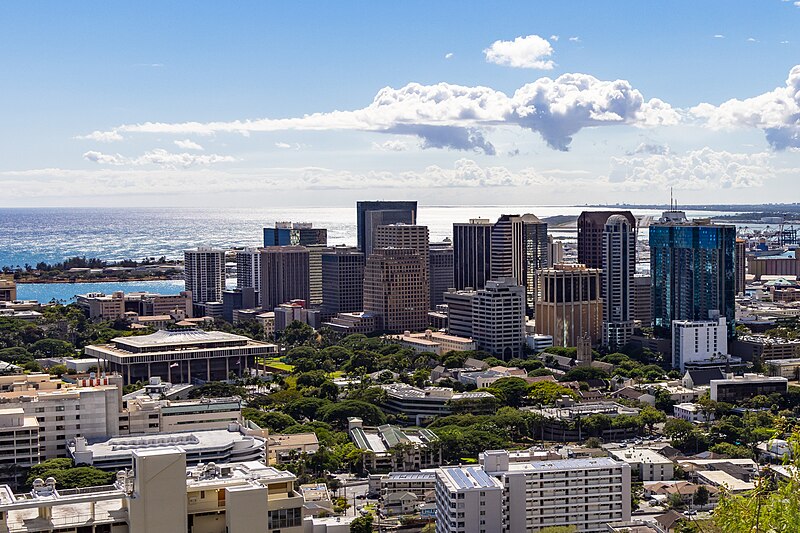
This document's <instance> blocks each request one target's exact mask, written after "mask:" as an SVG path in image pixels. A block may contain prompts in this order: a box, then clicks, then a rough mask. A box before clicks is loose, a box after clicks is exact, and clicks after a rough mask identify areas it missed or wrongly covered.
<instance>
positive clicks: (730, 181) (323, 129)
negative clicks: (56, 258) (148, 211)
mask: <svg viewBox="0 0 800 533" xmlns="http://www.w3.org/2000/svg"><path fill="white" fill-rule="evenodd" d="M0 50H2V52H0V206H2V207H28V206H31V207H33V206H109V207H124V206H185V205H190V206H203V207H206V206H207V207H215V206H218V207H229V206H235V207H249V206H253V207H255V206H259V207H269V206H292V205H296V206H321V207H324V206H333V205H336V206H338V205H351V204H352V202H354V201H356V200H358V199H416V200H418V201H419V202H420V203H421V204H423V205H475V204H486V205H568V204H570V205H572V204H575V205H583V204H587V203H588V204H598V203H617V202H627V203H667V202H668V201H669V195H670V189H672V190H673V194H674V196H675V198H676V199H677V200H678V201H679V203H682V204H703V203H753V202H798V201H800V186H798V179H799V178H800V1H794V0H791V1H785V0H749V1H744V0H738V1H737V0H725V1H720V0H716V1H715V0H705V1H703V2H697V1H696V0H674V1H670V2H650V1H647V2H643V1H641V0H637V1H626V0H620V1H613V2H612V1H601V0H595V1H588V0H586V1H570V0H552V1H546V2H545V1H532V0H528V1H525V2H484V3H477V2H459V1H453V2H448V1H437V2H430V1H428V2H421V1H420V2H415V1H404V2H321V1H320V2H235V3H223V2H202V1H196V2H192V3H187V2H170V1H158V2H147V1H138V2H127V3H123V2H99V1H98V2H90V1H86V2H80V3H77V2H44V1H42V2H29V1H11V0H8V1H4V2H2V3H0Z"/></svg>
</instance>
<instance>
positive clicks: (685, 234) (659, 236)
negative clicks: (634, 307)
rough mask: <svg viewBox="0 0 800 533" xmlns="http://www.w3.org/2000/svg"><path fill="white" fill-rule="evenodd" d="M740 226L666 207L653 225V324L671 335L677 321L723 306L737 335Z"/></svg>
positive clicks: (705, 316)
mask: <svg viewBox="0 0 800 533" xmlns="http://www.w3.org/2000/svg"><path fill="white" fill-rule="evenodd" d="M735 245H736V227H735V226H731V225H721V224H712V223H711V222H710V221H709V220H707V219H699V220H695V221H693V222H689V221H688V220H687V219H686V216H685V215H684V214H683V213H682V212H680V211H667V212H666V213H664V215H663V216H662V218H661V219H660V220H659V222H658V223H656V224H653V225H651V226H650V275H651V277H652V295H653V299H652V302H653V303H652V305H653V325H654V326H655V327H656V328H657V330H658V331H659V332H660V333H662V334H666V333H667V332H668V331H670V328H671V326H672V321H673V320H708V318H709V312H710V311H719V313H720V316H723V317H725V319H726V320H727V324H728V336H731V337H732V336H733V335H734V332H735V330H734V319H735V318H736V313H735V303H734V298H735V296H736V275H735V270H736V268H735V260H734V257H735V254H734V247H735Z"/></svg>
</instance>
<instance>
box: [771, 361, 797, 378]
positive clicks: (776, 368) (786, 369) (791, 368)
mask: <svg viewBox="0 0 800 533" xmlns="http://www.w3.org/2000/svg"><path fill="white" fill-rule="evenodd" d="M764 366H765V367H766V369H767V374H768V375H770V376H778V377H782V378H786V379H790V380H792V381H798V380H800V358H795V359H774V360H770V361H764Z"/></svg>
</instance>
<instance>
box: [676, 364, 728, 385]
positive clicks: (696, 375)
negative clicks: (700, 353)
mask: <svg viewBox="0 0 800 533" xmlns="http://www.w3.org/2000/svg"><path fill="white" fill-rule="evenodd" d="M686 373H687V374H689V377H691V378H692V383H694V385H695V386H698V385H708V384H709V383H711V380H712V379H725V374H723V373H722V370H720V369H719V368H704V369H702V370H687V371H686Z"/></svg>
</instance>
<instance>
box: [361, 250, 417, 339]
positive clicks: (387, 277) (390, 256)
mask: <svg viewBox="0 0 800 533" xmlns="http://www.w3.org/2000/svg"><path fill="white" fill-rule="evenodd" d="M426 270H427V264H426V263H425V261H424V260H423V258H422V257H421V256H420V255H419V254H418V253H417V252H416V250H413V249H411V248H376V249H375V250H373V253H372V254H371V255H370V256H369V258H368V259H367V263H366V267H365V269H364V311H366V312H369V313H373V314H375V315H376V316H377V319H378V326H379V329H382V330H384V331H387V332H393V333H397V332H403V331H406V330H408V331H420V330H424V329H425V327H426V326H427V324H428V288H427V286H426V285H423V284H422V283H420V280H421V279H423V277H424V275H425V272H426Z"/></svg>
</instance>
